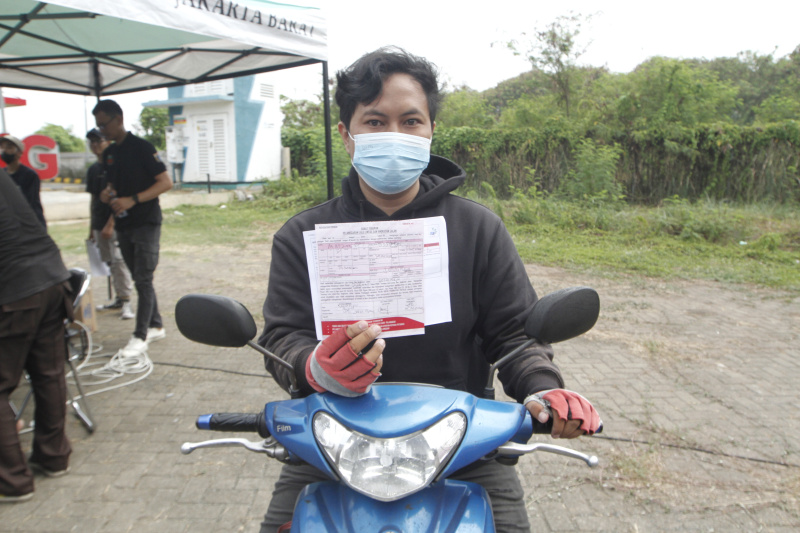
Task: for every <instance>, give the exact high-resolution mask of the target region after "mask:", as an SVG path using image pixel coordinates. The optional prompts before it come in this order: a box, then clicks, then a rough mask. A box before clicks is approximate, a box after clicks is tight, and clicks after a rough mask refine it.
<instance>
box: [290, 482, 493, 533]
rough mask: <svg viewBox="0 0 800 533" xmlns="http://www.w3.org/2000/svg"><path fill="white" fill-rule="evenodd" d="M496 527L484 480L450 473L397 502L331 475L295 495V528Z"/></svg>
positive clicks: (402, 531) (463, 532) (481, 531)
mask: <svg viewBox="0 0 800 533" xmlns="http://www.w3.org/2000/svg"><path fill="white" fill-rule="evenodd" d="M308 531H325V532H327V533H353V532H356V531H380V532H382V533H436V532H439V531H458V532H459V533H470V532H474V533H494V531H495V528H494V519H493V515H492V508H491V505H490V502H489V497H488V496H487V494H486V491H485V490H484V489H483V487H481V486H480V485H477V484H475V483H468V482H463V481H453V480H449V479H445V480H442V481H440V482H437V483H434V484H433V485H429V486H428V487H426V488H424V489H423V490H421V491H419V492H416V493H414V494H412V495H411V496H406V497H405V498H402V499H400V500H396V501H393V502H379V501H375V500H373V499H371V498H369V497H368V496H364V495H363V494H360V493H358V492H356V491H354V490H352V489H351V488H349V487H347V486H345V485H343V484H341V483H336V482H333V481H326V482H323V483H312V484H311V485H308V486H307V487H306V488H305V489H303V491H302V492H301V493H300V496H299V497H298V498H297V505H296V506H295V510H294V516H293V518H292V529H291V532H292V533H300V532H308Z"/></svg>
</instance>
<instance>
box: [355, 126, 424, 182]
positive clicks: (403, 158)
mask: <svg viewBox="0 0 800 533" xmlns="http://www.w3.org/2000/svg"><path fill="white" fill-rule="evenodd" d="M347 134H348V135H350V132H348V133H347ZM350 138H351V139H353V142H354V144H355V149H354V151H353V166H354V167H355V168H356V170H357V171H358V174H359V175H360V176H361V177H362V178H363V179H364V181H365V182H366V183H367V185H369V186H370V188H372V189H374V190H376V191H378V192H379V193H382V194H398V193H401V192H403V191H406V190H408V189H409V188H410V187H411V186H412V185H414V182H415V181H417V178H419V176H420V174H422V171H423V170H425V168H426V167H427V166H428V162H429V161H430V159H431V140H430V139H427V138H425V137H420V136H418V135H408V134H406V133H395V132H380V133H363V134H359V135H356V136H355V137H353V136H352V135H350Z"/></svg>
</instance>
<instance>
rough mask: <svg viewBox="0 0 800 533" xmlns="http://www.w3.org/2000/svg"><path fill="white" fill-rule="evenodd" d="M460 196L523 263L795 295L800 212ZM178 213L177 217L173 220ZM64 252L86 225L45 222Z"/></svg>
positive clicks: (300, 185)
mask: <svg viewBox="0 0 800 533" xmlns="http://www.w3.org/2000/svg"><path fill="white" fill-rule="evenodd" d="M465 194H466V196H468V197H470V198H472V199H475V200H477V201H479V202H481V203H484V204H485V205H487V206H488V207H490V208H491V209H493V210H494V211H495V212H496V213H498V215H500V216H501V217H502V218H503V220H504V221H505V223H506V225H507V227H508V229H509V231H510V233H511V234H512V236H513V238H514V240H515V242H516V244H517V249H518V250H519V253H520V255H521V256H522V258H523V260H524V261H526V262H530V263H537V264H542V265H551V266H559V267H564V268H569V269H577V270H582V271H587V272H592V273H596V274H602V275H641V276H651V277H658V278H665V279H674V278H683V279H705V280H718V281H724V282H732V283H747V284H755V285H760V286H767V287H775V288H781V289H786V290H790V291H800V212H799V211H798V210H797V209H796V206H789V205H778V204H752V205H733V204H728V203H721V202H713V201H704V202H696V203H691V202H689V201H687V200H683V199H679V198H672V199H669V200H666V201H664V202H662V204H661V205H659V206H655V207H649V206H647V207H646V206H631V205H629V204H625V203H623V202H618V201H610V200H608V196H607V195H599V196H598V195H594V196H591V195H584V196H583V197H582V198H581V199H579V200H574V199H573V200H568V199H564V198H558V197H555V196H547V195H545V194H543V193H542V191H541V190H540V189H538V188H537V186H536V185H535V184H534V185H532V186H531V187H530V188H528V189H527V190H516V191H514V197H513V198H511V199H509V200H501V199H498V197H497V195H496V194H495V193H494V190H493V189H492V187H491V186H486V187H482V188H481V189H479V190H469V191H466V192H465ZM324 200H325V183H324V180H322V179H313V178H301V177H299V176H297V175H295V176H293V177H292V178H289V179H282V180H279V181H276V182H269V183H266V184H264V188H263V191H262V192H261V193H259V194H257V195H256V197H255V198H254V199H253V200H252V201H248V202H237V201H231V202H230V203H229V204H228V205H226V206H225V208H222V207H220V206H218V207H206V206H183V207H180V208H178V209H177V210H167V211H165V213H164V228H163V231H162V243H164V245H166V246H173V245H185V246H203V245H207V244H215V245H229V246H231V247H242V246H248V245H249V244H251V243H254V242H265V241H266V240H268V239H270V238H271V236H272V233H273V232H274V231H275V230H277V229H278V228H279V227H280V226H281V225H282V224H283V222H285V221H286V220H287V219H288V218H289V217H290V216H291V215H292V214H294V213H296V212H298V211H300V210H302V209H305V208H307V207H310V206H312V205H314V204H316V203H319V202H321V201H324ZM178 213H180V214H178ZM50 232H51V234H52V235H53V237H54V239H55V240H56V242H58V243H59V245H60V246H61V247H62V249H65V250H66V251H73V252H74V251H81V250H82V249H83V246H84V245H83V240H84V239H85V238H86V234H87V233H88V229H87V227H86V224H79V225H67V226H61V225H51V226H50Z"/></svg>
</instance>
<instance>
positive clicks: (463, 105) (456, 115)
mask: <svg viewBox="0 0 800 533" xmlns="http://www.w3.org/2000/svg"><path fill="white" fill-rule="evenodd" d="M436 123H437V124H441V125H442V126H445V127H458V126H473V127H476V128H489V127H491V126H492V125H493V123H494V119H493V117H492V114H491V110H490V108H489V103H488V102H487V101H486V98H485V97H484V96H483V95H482V94H481V93H479V92H478V91H475V90H473V89H470V88H469V87H466V86H463V87H460V88H458V89H456V90H455V91H453V92H450V93H447V94H445V97H444V100H443V102H442V107H441V109H440V110H439V113H438V114H437V115H436Z"/></svg>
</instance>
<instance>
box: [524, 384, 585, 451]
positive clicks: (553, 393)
mask: <svg viewBox="0 0 800 533" xmlns="http://www.w3.org/2000/svg"><path fill="white" fill-rule="evenodd" d="M525 407H526V408H527V409H528V411H530V413H531V416H533V418H534V419H535V420H538V421H539V422H541V423H543V424H544V423H545V422H547V421H548V420H549V419H550V414H551V413H552V416H553V429H552V431H551V433H550V435H551V436H552V437H553V438H554V439H558V438H562V439H574V438H576V437H580V436H581V435H593V434H594V433H595V432H596V431H597V430H598V429H599V428H600V425H601V423H600V415H599V414H597V411H596V410H595V409H594V407H592V404H591V403H589V400H587V399H586V398H584V397H583V396H581V395H580V394H578V393H577V392H572V391H569V390H566V389H553V390H549V391H541V392H538V393H536V394H534V395H531V396H529V397H528V398H526V401H525Z"/></svg>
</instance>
